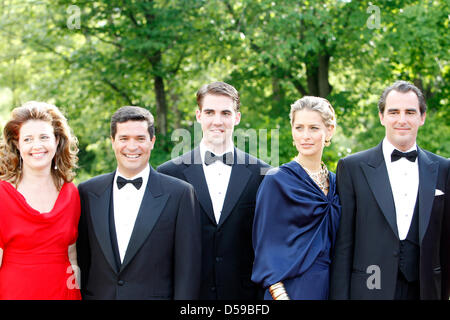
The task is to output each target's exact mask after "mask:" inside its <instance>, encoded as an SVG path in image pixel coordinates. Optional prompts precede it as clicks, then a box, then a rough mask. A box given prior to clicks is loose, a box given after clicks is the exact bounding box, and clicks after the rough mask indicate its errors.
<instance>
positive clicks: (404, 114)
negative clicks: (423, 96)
mask: <svg viewBox="0 0 450 320" xmlns="http://www.w3.org/2000/svg"><path fill="white" fill-rule="evenodd" d="M379 116H380V122H381V124H382V125H383V126H384V127H385V128H386V138H387V139H388V140H389V142H390V143H391V144H392V145H393V146H394V147H396V148H397V149H399V150H400V151H407V150H408V149H410V148H411V147H412V146H413V145H414V143H415V142H416V138H417V132H418V130H419V127H420V126H422V125H423V124H424V123H425V117H426V114H425V113H424V114H422V115H421V114H420V108H419V99H418V98H417V95H416V94H415V93H414V92H413V91H408V92H404V93H403V92H398V91H395V90H392V91H391V92H390V93H389V94H388V96H387V97H386V106H385V109H384V112H383V113H379Z"/></svg>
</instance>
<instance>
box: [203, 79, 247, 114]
mask: <svg viewBox="0 0 450 320" xmlns="http://www.w3.org/2000/svg"><path fill="white" fill-rule="evenodd" d="M207 94H212V95H219V96H226V97H229V98H231V100H233V103H234V111H236V112H238V111H239V108H240V106H241V101H240V98H239V92H238V91H237V90H236V89H235V88H234V87H233V86H232V85H231V84H228V83H225V82H221V81H216V82H213V83H210V84H205V85H203V86H202V87H201V88H200V89H198V91H197V104H198V107H199V109H200V110H202V107H203V105H202V103H203V98H204V97H205V96H206V95H207Z"/></svg>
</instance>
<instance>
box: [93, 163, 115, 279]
mask: <svg viewBox="0 0 450 320" xmlns="http://www.w3.org/2000/svg"><path fill="white" fill-rule="evenodd" d="M114 174H115V173H114V172H113V173H110V174H107V175H105V178H104V181H102V183H99V185H100V188H99V189H95V191H94V192H88V203H89V209H90V213H91V214H90V216H91V219H92V225H93V229H94V233H95V235H96V237H97V241H98V243H99V245H100V248H101V249H102V251H103V254H104V255H105V257H106V260H107V261H108V263H109V264H110V265H111V267H112V268H113V270H115V271H117V265H116V258H115V255H114V252H113V248H112V244H111V234H110V230H109V225H110V223H109V209H110V202H111V191H112V182H113V179H114Z"/></svg>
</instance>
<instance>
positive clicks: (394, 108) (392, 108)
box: [386, 107, 418, 111]
mask: <svg viewBox="0 0 450 320" xmlns="http://www.w3.org/2000/svg"><path fill="white" fill-rule="evenodd" d="M398 110H400V108H397V107H391V108H387V109H386V111H398ZM405 111H418V110H417V108H414V107H411V108H406V109H405Z"/></svg>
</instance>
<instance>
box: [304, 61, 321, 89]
mask: <svg viewBox="0 0 450 320" xmlns="http://www.w3.org/2000/svg"><path fill="white" fill-rule="evenodd" d="M308 56H309V57H308V59H307V61H306V82H307V83H308V95H310V96H318V95H319V85H318V82H319V67H318V59H317V55H315V54H314V55H311V54H309V55H308Z"/></svg>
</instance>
